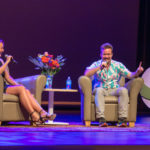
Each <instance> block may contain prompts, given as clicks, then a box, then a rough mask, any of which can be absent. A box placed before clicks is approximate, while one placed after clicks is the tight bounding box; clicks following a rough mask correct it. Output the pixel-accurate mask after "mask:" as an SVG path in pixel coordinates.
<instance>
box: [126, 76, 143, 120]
mask: <svg viewBox="0 0 150 150" xmlns="http://www.w3.org/2000/svg"><path fill="white" fill-rule="evenodd" d="M143 84H144V80H143V79H142V78H140V77H138V78H135V79H132V80H130V81H129V82H127V83H126V84H125V87H126V88H127V89H128V90H129V101H130V110H129V113H130V114H129V117H130V120H133V121H136V113H137V98H138V94H139V92H140V90H141V88H142V86H143Z"/></svg>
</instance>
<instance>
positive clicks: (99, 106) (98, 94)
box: [94, 87, 107, 127]
mask: <svg viewBox="0 0 150 150" xmlns="http://www.w3.org/2000/svg"><path fill="white" fill-rule="evenodd" d="M94 93H95V105H96V118H98V119H99V123H100V126H101V127H106V126H107V123H106V121H105V116H104V111H105V100H104V96H105V94H106V91H105V90H104V89H103V88H101V87H99V88H96V89H95V90H94Z"/></svg>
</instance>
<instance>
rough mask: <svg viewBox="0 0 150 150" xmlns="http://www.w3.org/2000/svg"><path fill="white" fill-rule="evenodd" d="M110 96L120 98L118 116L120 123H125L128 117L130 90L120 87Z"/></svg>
mask: <svg viewBox="0 0 150 150" xmlns="http://www.w3.org/2000/svg"><path fill="white" fill-rule="evenodd" d="M110 95H116V96H118V97H119V101H118V116H119V122H120V123H121V124H122V123H124V122H125V120H126V118H127V116H128V102H129V96H128V90H127V89H126V88H125V87H120V88H117V89H116V90H112V92H110Z"/></svg>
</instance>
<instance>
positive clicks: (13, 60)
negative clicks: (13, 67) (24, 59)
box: [5, 54, 18, 64]
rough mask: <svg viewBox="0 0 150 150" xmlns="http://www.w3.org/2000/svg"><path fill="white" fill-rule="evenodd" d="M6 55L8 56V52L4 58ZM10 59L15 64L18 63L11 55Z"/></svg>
mask: <svg viewBox="0 0 150 150" xmlns="http://www.w3.org/2000/svg"><path fill="white" fill-rule="evenodd" d="M8 56H9V55H8V54H5V58H7V57H8ZM11 60H12V62H13V63H15V64H17V63H18V62H17V61H16V60H15V59H14V58H13V57H12V58H11Z"/></svg>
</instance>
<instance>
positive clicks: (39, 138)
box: [0, 113, 150, 150]
mask: <svg viewBox="0 0 150 150" xmlns="http://www.w3.org/2000/svg"><path fill="white" fill-rule="evenodd" d="M56 121H64V122H69V123H70V125H71V126H81V128H82V127H83V126H82V122H81V119H80V114H79V113H74V114H69V113H67V114H59V113H58V116H57V118H56ZM136 126H137V128H138V127H139V126H140V127H143V126H145V127H146V128H147V129H148V128H149V129H150V115H149V114H147V115H138V117H137V122H136ZM56 127H57V126H56ZM53 128H55V127H53ZM57 128H60V129H61V126H60V125H59V126H58V127H57ZM93 128H98V126H97V125H96V124H94V126H93ZM112 128H113V129H114V128H115V131H114V130H111V131H110V130H108V129H107V128H106V130H105V129H104V128H103V131H94V132H93V131H90V130H85V131H75V130H74V131H73V130H72V131H65V130H64V131H63V130H60V131H58V130H57V132H56V131H54V130H50V128H48V126H45V129H47V130H44V126H42V127H34V129H33V127H32V130H29V129H31V127H29V126H28V122H19V123H16V124H14V123H13V122H11V123H10V124H9V125H6V126H3V127H0V149H10V148H11V149H26V148H27V149H28V148H30V147H32V148H34V147H35V148H36V149H70V148H71V149H73V150H74V149H78V150H79V147H80V148H81V149H87V150H88V149H89V150H90V149H99V148H100V146H101V148H102V147H103V146H107V149H109V148H111V147H110V146H112V145H114V146H116V148H115V149H117V148H118V146H121V147H122V146H123V147H122V149H124V148H125V149H126V148H129V149H130V148H131V149H134V148H135V149H136V150H137V149H140V148H141V146H143V145H145V146H144V147H142V149H150V147H149V145H150V130H145V131H144V129H143V130H140V131H139V130H137V131H136V130H129V131H127V130H126V131H124V130H120V129H119V128H118V127H117V128H118V131H116V130H117V128H116V127H112ZM2 129H3V130H2ZM35 129H36V130H35ZM134 129H136V127H135V128H134ZM126 146H127V147H126ZM135 146H136V147H135ZM121 147H120V148H121ZM105 149H106V147H105ZM111 149H112V148H111Z"/></svg>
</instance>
